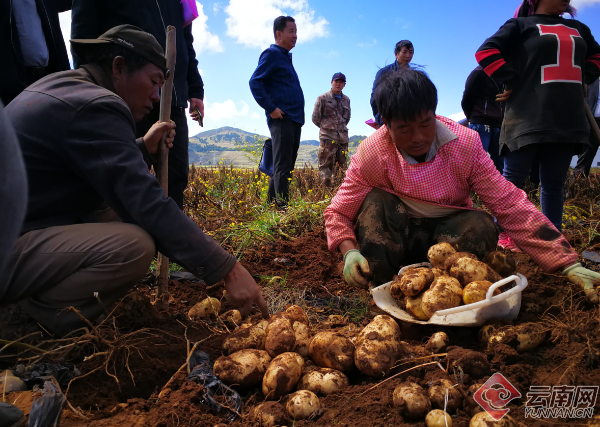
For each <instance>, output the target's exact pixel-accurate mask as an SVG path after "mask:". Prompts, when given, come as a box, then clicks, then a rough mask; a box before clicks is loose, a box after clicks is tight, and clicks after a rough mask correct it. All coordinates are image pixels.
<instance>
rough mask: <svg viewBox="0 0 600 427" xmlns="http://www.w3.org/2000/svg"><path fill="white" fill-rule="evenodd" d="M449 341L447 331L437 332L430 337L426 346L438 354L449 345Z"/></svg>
mask: <svg viewBox="0 0 600 427" xmlns="http://www.w3.org/2000/svg"><path fill="white" fill-rule="evenodd" d="M449 342H450V339H449V338H448V335H447V334H446V333H445V332H436V333H435V334H433V335H432V336H431V338H429V340H428V341H427V344H426V345H425V348H426V349H427V350H429V351H432V352H433V353H434V354H438V353H440V352H441V351H443V350H444V349H445V348H446V347H447V346H448V343H449Z"/></svg>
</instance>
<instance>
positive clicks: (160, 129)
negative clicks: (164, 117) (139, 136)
mask: <svg viewBox="0 0 600 427" xmlns="http://www.w3.org/2000/svg"><path fill="white" fill-rule="evenodd" d="M165 132H169V134H168V135H167V147H169V148H173V140H174V139H175V123H174V122H173V121H171V122H163V123H159V122H156V123H154V124H153V125H152V127H151V128H150V129H149V130H148V132H146V135H144V138H143V140H144V145H145V146H146V149H147V150H148V152H149V153H150V154H154V153H156V152H157V151H158V144H159V143H160V140H161V138H162V136H163V134H164V133H165Z"/></svg>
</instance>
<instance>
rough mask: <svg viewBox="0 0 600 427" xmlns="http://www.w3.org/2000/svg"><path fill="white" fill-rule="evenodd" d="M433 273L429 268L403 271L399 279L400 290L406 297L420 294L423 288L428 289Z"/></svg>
mask: <svg viewBox="0 0 600 427" xmlns="http://www.w3.org/2000/svg"><path fill="white" fill-rule="evenodd" d="M433 279H434V275H433V272H432V271H431V269H429V268H416V269H414V270H411V271H410V272H408V273H404V274H403V275H402V278H401V279H400V285H399V286H400V291H402V293H403V294H404V295H406V296H407V297H412V296H415V295H418V294H420V293H421V292H423V291H424V290H425V289H429V287H430V286H431V283H432V282H433Z"/></svg>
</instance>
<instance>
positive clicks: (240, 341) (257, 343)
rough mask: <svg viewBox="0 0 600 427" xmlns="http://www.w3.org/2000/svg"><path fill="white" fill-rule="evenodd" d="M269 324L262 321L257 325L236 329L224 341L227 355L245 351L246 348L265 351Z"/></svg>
mask: <svg viewBox="0 0 600 427" xmlns="http://www.w3.org/2000/svg"><path fill="white" fill-rule="evenodd" d="M268 323H269V322H268V321H266V320H262V321H260V322H259V323H257V324H256V325H252V326H250V327H240V328H238V329H236V330H235V331H233V332H232V333H231V334H230V335H229V336H228V337H227V338H225V340H224V341H223V345H222V347H223V350H224V351H225V352H226V353H227V354H231V353H235V352H236V351H240V350H244V349H246V348H253V349H256V350H264V349H265V338H266V333H265V329H266V328H267V325H268Z"/></svg>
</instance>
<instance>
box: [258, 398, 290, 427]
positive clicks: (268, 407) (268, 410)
mask: <svg viewBox="0 0 600 427" xmlns="http://www.w3.org/2000/svg"><path fill="white" fill-rule="evenodd" d="M252 415H253V418H254V421H255V422H256V423H257V424H258V425H259V426H261V427H282V426H287V425H288V424H289V423H290V419H289V417H288V414H287V412H286V410H285V408H284V406H283V405H282V404H281V403H279V402H263V403H261V404H260V405H258V406H257V407H256V408H254V411H253V414H252Z"/></svg>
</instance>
